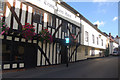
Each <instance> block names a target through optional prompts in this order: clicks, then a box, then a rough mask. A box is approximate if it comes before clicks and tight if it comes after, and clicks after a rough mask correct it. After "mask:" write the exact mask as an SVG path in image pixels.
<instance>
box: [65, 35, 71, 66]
mask: <svg viewBox="0 0 120 80" xmlns="http://www.w3.org/2000/svg"><path fill="white" fill-rule="evenodd" d="M69 43H70V39H69V37H68V36H66V37H65V46H66V47H67V53H66V54H67V57H66V58H67V61H66V67H68V63H69V61H68V48H69Z"/></svg>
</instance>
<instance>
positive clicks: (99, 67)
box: [3, 56, 119, 78]
mask: <svg viewBox="0 0 120 80" xmlns="http://www.w3.org/2000/svg"><path fill="white" fill-rule="evenodd" d="M118 58H119V57H117V56H110V57H105V58H96V59H88V60H84V61H79V62H76V63H69V67H66V65H65V64H62V65H54V66H50V67H49V66H47V67H37V68H35V69H29V70H25V71H19V72H7V73H3V78H118Z"/></svg>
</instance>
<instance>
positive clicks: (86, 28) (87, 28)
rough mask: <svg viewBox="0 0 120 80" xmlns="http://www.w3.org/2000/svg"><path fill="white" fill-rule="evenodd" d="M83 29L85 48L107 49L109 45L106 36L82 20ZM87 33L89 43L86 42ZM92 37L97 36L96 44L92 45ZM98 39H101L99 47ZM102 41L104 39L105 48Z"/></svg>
mask: <svg viewBox="0 0 120 80" xmlns="http://www.w3.org/2000/svg"><path fill="white" fill-rule="evenodd" d="M82 25H83V26H82V28H83V31H84V32H83V31H82V32H83V33H84V34H83V35H84V36H82V40H83V41H82V44H83V45H85V46H91V47H94V48H100V49H106V44H107V42H106V41H107V37H106V36H104V35H103V34H101V33H100V32H98V31H97V30H95V29H94V28H93V27H92V26H90V25H89V24H88V23H86V22H85V21H83V20H82ZM85 31H87V32H88V37H89V38H88V42H86V41H85ZM92 35H94V36H95V43H94V44H93V43H92ZM97 37H98V38H99V39H98V41H99V45H97ZM101 39H103V46H102V45H101V44H102V43H101Z"/></svg>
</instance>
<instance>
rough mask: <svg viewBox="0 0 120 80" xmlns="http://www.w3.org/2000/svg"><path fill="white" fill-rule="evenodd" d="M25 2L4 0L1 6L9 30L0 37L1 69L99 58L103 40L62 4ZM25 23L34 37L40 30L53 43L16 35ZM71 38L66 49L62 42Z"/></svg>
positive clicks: (51, 0) (38, 0)
mask: <svg viewBox="0 0 120 80" xmlns="http://www.w3.org/2000/svg"><path fill="white" fill-rule="evenodd" d="M25 1H26V2H21V1H19V0H8V2H5V3H4V4H2V7H3V12H2V15H3V19H5V22H6V23H7V24H8V26H9V28H10V31H9V33H8V34H4V35H2V36H0V39H1V40H2V66H1V68H2V69H16V68H32V67H39V66H46V65H54V64H64V63H66V62H67V61H69V62H76V61H79V60H83V59H87V58H90V57H99V56H101V55H102V54H103V51H104V50H105V49H106V45H107V37H106V36H105V35H104V34H103V33H102V32H101V31H100V30H99V29H98V28H97V27H96V26H94V25H93V24H92V23H91V22H90V21H88V20H87V19H86V18H85V17H83V16H82V15H81V14H80V13H78V12H77V11H76V10H74V9H73V8H72V7H70V6H69V5H67V4H66V3H65V2H58V1H57V2H56V0H36V1H34V0H25ZM25 23H30V24H33V25H34V26H35V32H36V34H38V33H39V31H41V30H43V28H46V29H48V31H49V32H50V33H51V34H52V36H53V42H52V43H48V42H46V41H44V42H41V41H39V40H38V39H32V40H26V39H24V38H23V37H22V36H21V34H20V32H21V30H22V25H25ZM72 35H74V37H75V39H76V42H72V41H71V42H70V43H69V45H66V43H65V38H66V37H69V38H70V37H71V36H72ZM100 53H101V54H100Z"/></svg>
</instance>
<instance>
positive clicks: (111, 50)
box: [109, 42, 119, 54]
mask: <svg viewBox="0 0 120 80" xmlns="http://www.w3.org/2000/svg"><path fill="white" fill-rule="evenodd" d="M118 46H119V45H118V44H117V43H116V42H110V47H109V54H112V53H113V52H114V49H115V48H118Z"/></svg>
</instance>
